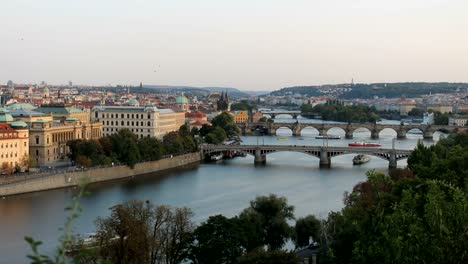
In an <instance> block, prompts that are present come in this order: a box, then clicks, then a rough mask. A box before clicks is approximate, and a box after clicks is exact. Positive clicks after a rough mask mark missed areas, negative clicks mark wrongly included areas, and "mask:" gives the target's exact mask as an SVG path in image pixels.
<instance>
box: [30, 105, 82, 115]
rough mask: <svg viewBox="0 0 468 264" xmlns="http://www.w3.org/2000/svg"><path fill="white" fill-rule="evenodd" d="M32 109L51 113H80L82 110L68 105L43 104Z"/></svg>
mask: <svg viewBox="0 0 468 264" xmlns="http://www.w3.org/2000/svg"><path fill="white" fill-rule="evenodd" d="M34 111H37V112H41V113H46V114H48V113H52V114H73V113H81V112H82V111H81V110H80V109H78V108H75V107H68V106H43V107H39V108H37V109H35V110H34Z"/></svg>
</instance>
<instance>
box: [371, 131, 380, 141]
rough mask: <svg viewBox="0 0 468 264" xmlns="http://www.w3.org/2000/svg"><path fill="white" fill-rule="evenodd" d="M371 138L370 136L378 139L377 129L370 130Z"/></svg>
mask: <svg viewBox="0 0 468 264" xmlns="http://www.w3.org/2000/svg"><path fill="white" fill-rule="evenodd" d="M371 138H372V139H379V131H377V130H372V131H371Z"/></svg>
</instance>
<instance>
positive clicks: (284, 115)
mask: <svg viewBox="0 0 468 264" xmlns="http://www.w3.org/2000/svg"><path fill="white" fill-rule="evenodd" d="M277 118H287V119H293V118H294V116H293V115H292V114H276V115H275V119H277Z"/></svg>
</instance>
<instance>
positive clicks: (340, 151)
mask: <svg viewBox="0 0 468 264" xmlns="http://www.w3.org/2000/svg"><path fill="white" fill-rule="evenodd" d="M233 151H236V152H241V153H246V154H249V155H252V156H254V157H255V163H265V162H266V155H268V154H270V153H274V152H280V151H295V152H301V153H305V154H308V155H311V156H314V157H316V158H319V159H320V167H330V164H331V158H333V157H336V156H339V155H345V154H366V155H372V156H376V157H379V158H381V159H385V160H387V161H388V162H389V168H396V167H397V161H399V160H401V159H406V158H408V157H409V155H410V154H411V150H401V149H382V148H359V147H322V146H297V145H210V144H207V145H202V146H201V148H200V152H201V154H202V155H203V156H206V155H209V154H211V153H219V152H233Z"/></svg>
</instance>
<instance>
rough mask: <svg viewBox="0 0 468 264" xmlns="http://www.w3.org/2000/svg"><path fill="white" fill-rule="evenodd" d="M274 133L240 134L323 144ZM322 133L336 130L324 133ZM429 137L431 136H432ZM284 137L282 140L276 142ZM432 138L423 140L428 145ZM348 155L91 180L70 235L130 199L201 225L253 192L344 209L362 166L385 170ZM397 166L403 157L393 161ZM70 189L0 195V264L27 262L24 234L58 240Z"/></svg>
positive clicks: (258, 140)
mask: <svg viewBox="0 0 468 264" xmlns="http://www.w3.org/2000/svg"><path fill="white" fill-rule="evenodd" d="M277 133H278V136H275V137H268V136H265V137H256V136H250V137H243V138H242V140H243V144H285V145H315V146H321V145H323V144H326V142H325V143H324V142H323V140H321V139H315V137H314V135H315V134H317V133H318V132H317V131H316V130H313V129H306V130H304V131H303V136H301V137H291V136H289V135H290V134H291V131H290V130H288V129H280V130H279V131H277ZM329 134H341V135H343V136H344V132H343V131H341V130H338V129H337V130H333V129H332V130H331V131H329ZM354 136H355V139H354V140H359V139H364V140H368V141H371V140H370V139H369V136H370V133H369V132H368V131H362V132H356V133H355V134H354ZM395 136H396V133H395V132H394V131H392V130H388V131H387V130H384V131H382V132H381V134H380V139H378V140H372V141H378V142H380V143H381V144H382V145H383V146H382V147H383V148H390V147H391V145H392V139H393V138H394V137H395ZM437 136H438V135H436V139H435V140H437ZM280 137H283V138H286V140H284V139H283V140H278V138H280ZM420 138H421V136H420V135H410V134H409V135H408V138H407V139H405V140H397V141H396V142H395V147H396V148H401V149H412V148H414V146H415V145H416V144H417V142H418V140H420ZM350 141H353V140H344V139H342V140H329V141H328V145H330V146H346V145H347V144H348V143H349V142H350ZM433 142H434V141H425V142H424V143H425V144H432V143H433ZM352 157H353V155H343V156H338V157H335V158H333V159H332V167H331V169H320V168H319V161H318V159H317V158H315V157H312V156H309V155H306V154H301V153H296V152H279V153H273V154H270V155H268V156H267V164H266V165H264V166H255V165H254V162H253V157H251V156H247V157H245V158H235V159H232V160H225V161H220V162H217V163H201V164H200V165H194V166H188V167H186V168H180V169H176V170H173V171H170V172H165V173H155V174H154V175H146V176H143V177H138V178H134V179H127V180H120V181H113V182H108V183H101V184H95V185H92V186H90V187H89V189H88V190H89V191H90V192H91V194H90V195H89V196H86V197H84V198H83V199H82V200H81V202H80V203H81V205H82V206H83V213H82V214H81V216H80V217H79V218H78V219H77V220H76V221H75V224H74V226H75V231H76V232H77V233H89V232H93V230H94V224H93V222H94V220H95V219H96V218H97V217H98V216H107V215H109V210H108V208H109V207H111V206H113V205H115V204H118V203H122V202H124V201H128V200H131V199H142V200H151V201H153V203H155V204H168V205H171V206H187V207H190V208H192V210H193V211H194V213H195V216H194V218H193V220H194V221H195V222H197V223H198V222H201V221H204V220H206V218H207V217H208V216H210V215H214V214H223V215H226V216H234V215H236V214H238V213H239V212H240V211H242V209H244V208H246V207H247V206H248V204H249V201H250V200H252V199H254V198H255V197H256V196H258V195H267V194H270V193H274V194H277V195H281V196H285V197H287V199H288V201H289V203H290V204H292V205H294V206H295V215H296V217H302V216H305V215H308V214H315V215H317V216H319V217H322V218H323V217H326V215H327V214H328V213H329V212H330V211H333V210H340V209H341V208H342V207H343V202H342V198H343V193H344V192H345V191H351V190H352V188H353V186H354V185H355V184H356V183H358V182H360V181H363V180H365V178H366V176H365V173H366V171H368V170H371V169H376V170H380V171H386V170H387V167H388V162H387V161H386V160H383V159H379V158H376V157H371V161H370V162H368V163H366V164H363V165H360V166H353V165H352V161H351V160H352ZM398 165H399V166H400V167H404V166H405V165H406V160H403V161H399V162H398ZM76 192H77V190H76V189H59V190H52V191H46V192H39V193H32V194H24V195H18V196H13V197H5V198H2V199H0V263H27V260H26V257H25V256H26V254H28V253H29V249H28V247H27V245H26V243H25V242H24V239H23V237H24V236H25V235H28V236H33V237H34V238H36V239H40V240H42V241H43V242H44V245H43V246H41V247H43V249H44V252H46V253H50V252H52V249H53V248H54V246H55V245H56V244H57V237H58V236H59V232H58V229H59V227H61V226H63V224H64V221H65V217H66V214H65V212H64V210H63V209H64V208H65V207H66V206H67V205H70V203H71V197H72V195H73V194H74V193H76Z"/></svg>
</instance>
